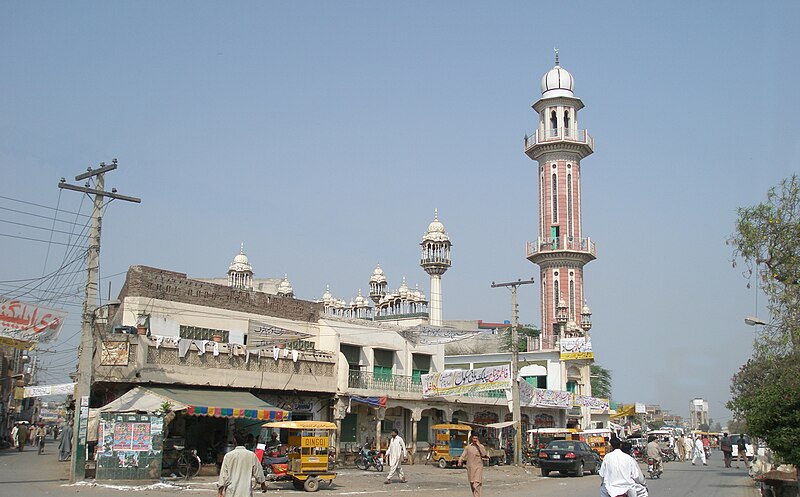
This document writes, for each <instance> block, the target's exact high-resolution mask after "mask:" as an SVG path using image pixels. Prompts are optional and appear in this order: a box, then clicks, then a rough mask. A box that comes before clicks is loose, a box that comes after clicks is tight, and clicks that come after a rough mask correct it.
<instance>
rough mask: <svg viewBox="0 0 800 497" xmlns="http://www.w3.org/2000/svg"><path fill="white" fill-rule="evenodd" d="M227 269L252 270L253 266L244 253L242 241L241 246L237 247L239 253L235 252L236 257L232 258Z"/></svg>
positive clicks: (237, 270)
mask: <svg viewBox="0 0 800 497" xmlns="http://www.w3.org/2000/svg"><path fill="white" fill-rule="evenodd" d="M228 271H235V272H248V271H249V272H252V271H253V267H252V266H251V265H250V260H249V259H248V258H247V256H246V255H244V243H242V246H241V248H240V249H239V253H238V254H236V257H234V258H233V262H232V263H231V265H230V267H229V268H228Z"/></svg>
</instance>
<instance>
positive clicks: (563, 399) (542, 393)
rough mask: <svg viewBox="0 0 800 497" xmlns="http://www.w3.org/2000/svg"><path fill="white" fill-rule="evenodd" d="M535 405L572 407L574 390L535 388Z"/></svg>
mask: <svg viewBox="0 0 800 497" xmlns="http://www.w3.org/2000/svg"><path fill="white" fill-rule="evenodd" d="M533 405H534V407H556V408H558V409H569V408H570V407H572V392H564V391H562V390H545V389H544V388H535V389H534V391H533Z"/></svg>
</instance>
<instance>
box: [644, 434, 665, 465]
mask: <svg viewBox="0 0 800 497" xmlns="http://www.w3.org/2000/svg"><path fill="white" fill-rule="evenodd" d="M644 452H645V454H647V458H648V459H653V466H654V468H653V470H654V471H658V472H663V471H664V470H663V469H662V467H663V465H662V464H661V461H662V460H663V458H664V451H662V450H661V446H660V445H659V444H658V440H656V437H655V436H654V435H650V436H649V437H648V439H647V446H646V447H645V448H644Z"/></svg>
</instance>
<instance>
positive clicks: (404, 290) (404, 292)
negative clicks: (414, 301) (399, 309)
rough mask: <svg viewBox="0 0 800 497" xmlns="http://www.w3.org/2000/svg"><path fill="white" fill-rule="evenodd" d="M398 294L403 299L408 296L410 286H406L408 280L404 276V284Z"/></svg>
mask: <svg viewBox="0 0 800 497" xmlns="http://www.w3.org/2000/svg"><path fill="white" fill-rule="evenodd" d="M397 292H398V293H399V294H400V296H401V297H405V296H406V295H408V285H406V278H405V276H403V284H402V285H400V288H398V289H397Z"/></svg>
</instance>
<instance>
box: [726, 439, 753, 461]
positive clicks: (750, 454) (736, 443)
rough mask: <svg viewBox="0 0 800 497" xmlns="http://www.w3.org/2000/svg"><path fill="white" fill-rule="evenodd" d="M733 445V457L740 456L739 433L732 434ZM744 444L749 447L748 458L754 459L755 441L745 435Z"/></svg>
mask: <svg viewBox="0 0 800 497" xmlns="http://www.w3.org/2000/svg"><path fill="white" fill-rule="evenodd" d="M730 439H731V447H732V448H733V452H732V453H731V457H738V456H739V435H731V436H730ZM744 446H745V448H746V449H747V451H746V452H745V455H746V456H747V458H748V459H752V458H753V457H754V456H755V452H754V450H753V443H752V442H751V441H750V437H748V436H747V435H745V437H744Z"/></svg>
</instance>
